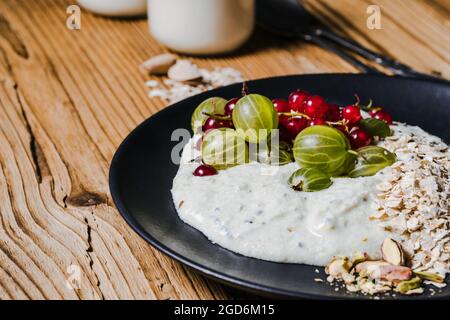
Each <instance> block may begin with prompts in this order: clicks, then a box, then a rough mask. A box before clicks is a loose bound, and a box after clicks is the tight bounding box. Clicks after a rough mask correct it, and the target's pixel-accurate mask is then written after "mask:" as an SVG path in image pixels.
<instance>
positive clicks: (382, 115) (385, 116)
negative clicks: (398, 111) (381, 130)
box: [372, 110, 392, 124]
mask: <svg viewBox="0 0 450 320" xmlns="http://www.w3.org/2000/svg"><path fill="white" fill-rule="evenodd" d="M372 118H375V119H378V120H381V121H384V122H386V123H387V124H392V116H391V115H390V114H389V113H387V112H386V111H384V110H379V111H378V112H376V113H375V114H374V115H373V116H372Z"/></svg>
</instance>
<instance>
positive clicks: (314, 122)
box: [308, 118, 327, 127]
mask: <svg viewBox="0 0 450 320" xmlns="http://www.w3.org/2000/svg"><path fill="white" fill-rule="evenodd" d="M326 125H327V122H326V121H325V120H324V119H322V118H315V119H311V120H309V121H308V127H311V126H326Z"/></svg>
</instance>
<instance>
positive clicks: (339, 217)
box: [172, 124, 427, 266]
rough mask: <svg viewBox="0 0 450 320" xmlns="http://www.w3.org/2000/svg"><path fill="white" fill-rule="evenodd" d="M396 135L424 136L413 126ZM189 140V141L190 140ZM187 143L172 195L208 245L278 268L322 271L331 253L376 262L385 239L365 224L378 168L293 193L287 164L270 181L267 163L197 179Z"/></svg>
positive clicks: (399, 127) (379, 176)
mask: <svg viewBox="0 0 450 320" xmlns="http://www.w3.org/2000/svg"><path fill="white" fill-rule="evenodd" d="M395 128H396V129H395V131H396V132H397V133H396V134H399V133H401V132H402V131H407V132H414V133H415V134H418V135H420V134H421V135H424V134H426V135H427V133H425V132H424V131H422V130H421V129H420V128H418V127H412V126H405V125H402V124H399V125H397V126H395ZM191 142H192V140H191ZM191 142H190V143H188V144H187V145H186V146H185V148H184V151H183V156H182V160H181V162H182V163H181V165H180V168H179V170H178V173H177V175H176V177H175V179H174V181H173V188H172V196H173V200H174V204H175V207H176V208H177V211H178V214H179V216H180V218H181V219H182V220H183V221H184V222H186V223H187V224H189V225H191V226H193V227H194V228H196V229H198V230H200V231H201V232H202V233H203V234H205V235H206V236H207V237H208V239H210V240H211V241H212V242H213V243H216V244H218V245H220V246H222V247H224V248H227V249H229V250H231V251H234V252H237V253H240V254H243V255H245V256H249V257H254V258H259V259H263V260H269V261H276V262H292V263H306V264H312V265H319V266H323V265H325V264H326V263H328V262H329V260H330V258H331V257H332V256H335V255H346V256H349V255H351V254H352V253H353V252H354V251H360V252H367V253H368V254H369V255H370V256H371V257H373V258H378V257H379V246H380V244H381V243H382V241H383V240H384V238H386V237H387V236H390V237H392V234H391V233H388V232H386V231H385V230H384V229H383V228H382V227H381V226H380V225H379V223H378V222H376V221H373V220H370V219H369V217H370V216H371V215H372V214H373V213H374V209H372V208H371V203H372V201H373V197H375V196H376V194H377V193H378V191H377V189H376V186H377V184H379V183H380V182H381V181H382V179H383V173H384V172H383V170H382V171H380V172H378V173H377V174H376V175H374V176H371V177H361V178H335V179H333V184H332V185H331V186H330V187H329V188H328V189H325V190H321V191H318V192H299V191H294V190H292V189H291V188H290V187H289V186H288V184H287V180H288V178H289V176H290V175H291V174H292V173H293V172H294V171H295V170H296V169H297V168H298V165H297V164H295V163H291V164H288V165H285V166H281V167H278V169H279V170H278V171H277V172H276V174H273V175H267V174H266V175H265V174H263V173H264V172H266V171H264V169H268V166H267V165H263V164H259V163H250V164H245V165H240V166H236V167H233V168H229V169H227V170H222V171H220V172H219V174H217V175H214V176H207V177H196V176H194V175H193V174H192V172H193V171H194V169H195V168H196V167H197V166H198V164H197V163H189V160H191V159H192V156H195V155H194V154H192V153H191V151H192V149H193V148H191Z"/></svg>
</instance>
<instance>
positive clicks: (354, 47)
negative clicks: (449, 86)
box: [314, 28, 445, 81]
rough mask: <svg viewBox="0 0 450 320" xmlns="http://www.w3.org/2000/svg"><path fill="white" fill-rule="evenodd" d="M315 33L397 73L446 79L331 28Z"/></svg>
mask: <svg viewBox="0 0 450 320" xmlns="http://www.w3.org/2000/svg"><path fill="white" fill-rule="evenodd" d="M314 35H316V36H318V37H321V38H324V39H327V40H331V41H333V42H334V43H336V44H338V45H340V46H342V47H344V48H346V49H348V50H350V51H352V52H354V53H356V54H358V55H360V56H361V57H363V58H365V59H367V60H370V61H373V62H375V63H377V64H380V65H382V66H384V67H385V68H387V69H388V70H390V71H392V72H393V73H394V74H396V75H400V76H410V77H415V78H424V79H428V80H430V79H431V80H441V81H445V79H442V78H439V77H436V76H432V75H429V74H426V73H422V72H419V71H416V70H414V69H413V68H411V67H409V66H407V65H405V64H403V63H401V62H399V61H397V60H395V59H392V58H390V57H387V56H385V55H382V54H380V53H377V52H374V51H372V50H370V49H368V48H366V47H364V46H363V45H361V44H359V43H358V42H356V41H354V40H351V39H346V38H344V37H342V36H341V35H339V34H337V33H334V32H332V31H330V30H327V29H322V28H316V29H315V30H314Z"/></svg>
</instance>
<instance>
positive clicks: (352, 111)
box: [342, 105, 362, 123]
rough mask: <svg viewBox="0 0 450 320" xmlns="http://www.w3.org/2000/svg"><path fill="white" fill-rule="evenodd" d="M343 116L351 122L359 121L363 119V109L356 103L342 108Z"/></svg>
mask: <svg viewBox="0 0 450 320" xmlns="http://www.w3.org/2000/svg"><path fill="white" fill-rule="evenodd" d="M342 118H344V119H345V120H347V121H348V122H349V123H358V122H359V121H360V120H361V119H362V116H361V110H360V109H359V108H358V107H357V106H355V105H352V106H346V107H345V108H344V110H342Z"/></svg>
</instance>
